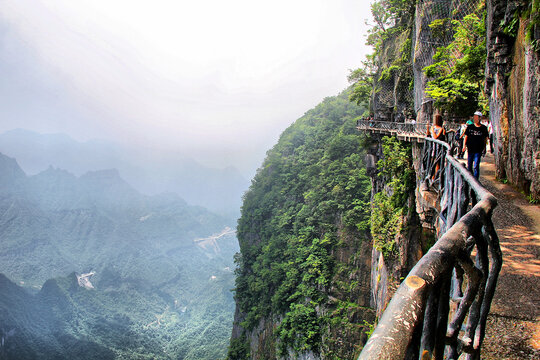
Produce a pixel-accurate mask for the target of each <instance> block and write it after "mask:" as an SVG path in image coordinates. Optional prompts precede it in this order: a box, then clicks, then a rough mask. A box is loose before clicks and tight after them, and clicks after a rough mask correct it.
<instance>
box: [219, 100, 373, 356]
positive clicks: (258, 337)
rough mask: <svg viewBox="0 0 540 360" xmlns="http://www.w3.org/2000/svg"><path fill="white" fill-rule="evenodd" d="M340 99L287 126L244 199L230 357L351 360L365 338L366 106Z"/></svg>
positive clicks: (368, 245)
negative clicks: (362, 123) (360, 123)
mask: <svg viewBox="0 0 540 360" xmlns="http://www.w3.org/2000/svg"><path fill="white" fill-rule="evenodd" d="M348 95H349V92H348V91H346V92H344V93H343V94H341V95H340V96H338V97H334V98H327V99H325V101H323V103H321V104H320V105H318V106H317V107H316V108H315V109H312V110H310V111H308V112H307V113H306V115H305V116H304V117H302V118H300V119H299V120H297V121H296V122H295V124H293V125H292V126H291V127H290V128H288V129H287V130H286V131H285V132H284V133H283V134H282V136H281V137H280V140H279V142H278V143H277V144H276V146H275V147H274V148H273V149H271V150H270V151H269V152H268V154H267V159H266V160H265V162H264V164H263V166H262V167H261V168H260V169H259V171H258V173H257V175H256V176H255V178H254V180H253V183H252V186H251V187H250V190H249V191H248V192H247V193H246V195H245V196H244V204H243V206H242V216H241V218H240V219H239V222H238V227H237V229H238V232H237V235H238V239H239V242H240V249H241V256H239V257H238V258H237V264H238V270H237V281H236V295H235V297H236V303H237V311H236V315H235V322H234V329H233V333H232V339H231V345H230V348H229V355H228V358H229V359H292V358H295V359H333V358H340V359H350V358H354V357H355V356H357V355H358V353H359V350H360V348H361V346H362V344H363V343H364V342H365V340H366V339H367V335H366V332H367V331H368V330H369V326H368V325H367V324H366V322H367V323H373V321H374V312H373V310H372V309H371V308H370V306H369V305H370V268H371V249H372V245H371V241H370V236H369V232H368V231H367V228H368V225H367V223H368V221H369V194H370V190H369V178H368V177H367V176H366V174H365V166H364V164H363V159H364V155H365V150H364V147H365V145H364V142H365V141H366V139H364V138H363V136H362V135H361V134H360V133H359V132H358V131H357V130H356V127H355V125H356V120H355V118H356V117H358V116H360V115H361V114H362V113H363V112H364V111H365V109H364V108H362V107H360V106H357V105H355V104H353V103H351V102H349V100H348Z"/></svg>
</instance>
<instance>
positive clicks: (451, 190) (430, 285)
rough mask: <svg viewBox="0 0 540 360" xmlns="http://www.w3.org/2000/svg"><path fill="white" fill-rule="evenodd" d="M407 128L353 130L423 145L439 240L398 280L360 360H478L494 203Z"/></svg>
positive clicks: (367, 124)
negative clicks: (435, 195)
mask: <svg viewBox="0 0 540 360" xmlns="http://www.w3.org/2000/svg"><path fill="white" fill-rule="evenodd" d="M406 125H409V126H408V127H406ZM410 125H413V124H403V123H392V122H380V121H379V122H372V121H369V120H366V121H359V123H358V129H359V130H364V131H374V132H378V133H384V134H388V135H394V134H402V135H404V134H405V135H408V137H407V138H408V139H411V138H412V139H414V138H416V139H417V140H419V141H421V142H423V144H424V145H423V146H424V147H423V150H422V165H421V168H420V171H419V174H418V175H419V176H418V180H419V183H420V185H419V186H425V187H426V189H429V190H433V191H436V192H438V194H439V195H440V208H441V209H440V214H439V222H440V223H439V225H440V226H439V228H440V231H439V233H440V235H441V236H440V238H439V239H438V241H437V242H436V243H435V245H433V247H432V248H431V249H430V250H429V251H428V252H427V253H426V254H425V255H424V256H423V257H422V258H421V259H420V260H419V261H418V263H417V264H416V265H415V266H414V267H413V269H412V270H411V271H410V272H409V274H408V276H407V277H406V278H405V280H404V281H403V282H402V284H401V285H400V287H399V288H398V290H397V291H396V293H395V294H394V296H393V297H392V299H391V301H390V303H389V304H388V306H387V308H386V310H385V311H384V313H383V315H382V316H381V318H380V320H379V323H378V325H377V327H376V328H375V330H374V332H373V334H372V335H371V337H370V338H369V340H368V341H367V343H366V345H365V346H364V348H363V350H362V352H361V354H360V356H359V357H358V359H361V360H365V359H370V360H375V359H409V358H417V359H418V358H419V359H432V358H434V359H436V360H439V359H441V360H442V359H443V358H448V359H457V358H458V357H460V356H461V355H462V354H463V358H464V359H469V360H473V359H474V360H477V359H480V348H481V345H482V341H483V339H484V335H485V326H486V321H487V315H488V313H489V309H490V306H491V301H492V299H493V295H494V293H495V285H496V283H497V278H498V275H499V272H500V269H501V266H502V252H501V249H500V246H499V238H498V236H497V233H496V231H495V227H494V226H493V222H492V220H491V217H492V214H493V209H494V208H495V207H496V206H497V200H496V199H495V197H494V196H493V195H492V194H491V193H490V192H489V191H487V190H486V189H485V188H484V187H483V186H482V185H481V184H480V183H479V182H478V180H476V179H475V178H474V176H472V175H471V173H470V172H469V171H468V170H467V169H465V167H464V166H463V165H462V164H461V163H460V162H459V161H457V160H456V159H455V158H454V157H453V156H452V152H451V150H452V147H451V146H450V145H449V144H447V143H445V142H442V141H439V140H435V139H432V138H428V137H425V136H424V135H423V134H421V133H419V129H420V128H418V127H422V125H421V124H420V125H417V126H414V127H412V128H411V126H410ZM423 126H424V129H425V126H426V124H423ZM411 129H412V131H410V130H411ZM436 164H439V166H438V167H437V166H436ZM473 250H475V255H474V256H471V254H472V253H473ZM490 262H491V264H490ZM464 277H466V278H467V281H466V282H464V281H463V279H464ZM450 303H453V304H454V306H453V307H452V308H453V309H455V310H453V311H451V310H450V309H451V307H450ZM465 318H467V323H466V324H464V321H465ZM445 354H446V355H445ZM460 359H461V358H460Z"/></svg>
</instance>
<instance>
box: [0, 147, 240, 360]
mask: <svg viewBox="0 0 540 360" xmlns="http://www.w3.org/2000/svg"><path fill="white" fill-rule="evenodd" d="M0 185H1V187H0V240H1V244H2V246H1V247H0V272H1V273H4V274H6V275H7V276H8V278H10V279H11V280H13V281H15V282H16V283H18V284H21V285H23V286H24V289H21V288H18V287H17V286H15V285H14V284H10V283H9V282H8V281H7V279H4V283H5V284H10V285H9V286H8V285H6V286H5V287H3V286H1V285H0V337H1V336H3V337H4V338H5V339H4V343H5V347H4V348H3V351H4V354H3V355H2V354H1V353H0V358H2V359H4V358H6V359H23V358H36V356H35V354H40V358H51V359H66V358H100V356H101V355H99V354H103V356H101V357H102V358H113V357H114V358H125V359H135V358H139V359H145V358H148V359H170V358H183V359H197V360H198V359H216V358H219V357H223V356H225V351H226V347H227V341H228V338H229V336H230V331H231V325H232V320H233V311H234V301H233V297H232V293H231V292H230V289H231V288H232V287H233V286H234V274H233V272H232V270H230V269H231V268H232V267H233V265H234V264H233V254H234V253H235V252H236V251H237V249H238V247H237V245H236V238H235V236H234V233H233V232H231V231H229V232H228V233H227V234H223V236H221V237H220V238H219V239H211V238H210V239H208V240H207V241H199V242H197V243H195V242H194V240H195V239H197V238H207V237H208V236H210V235H212V234H213V233H219V232H220V231H221V230H222V229H223V228H224V227H225V226H226V225H227V222H226V220H224V219H223V218H221V217H219V216H216V215H214V214H212V213H210V212H208V211H207V210H205V209H203V208H200V207H192V206H189V205H187V204H186V203H185V202H184V201H183V200H182V199H180V198H178V197H177V196H175V195H173V194H167V195H162V196H156V197H147V196H143V195H141V194H139V193H137V192H136V191H134V190H133V189H132V188H130V187H129V185H128V184H126V183H125V182H123V180H122V179H121V178H120V177H119V176H118V173H116V172H115V171H100V172H93V173H89V174H86V175H84V176H82V177H80V178H77V177H75V176H73V175H71V174H69V173H67V172H65V171H61V170H56V169H49V170H47V171H45V172H43V173H40V174H38V175H35V176H30V177H27V176H26V175H25V174H24V173H23V172H22V170H21V169H20V168H19V167H18V166H17V164H16V162H15V161H14V160H13V159H9V158H7V157H5V156H3V155H1V154H0ZM215 242H217V243H215ZM90 271H94V272H95V275H94V276H93V277H92V278H91V279H90V280H91V282H92V284H93V285H94V289H86V288H83V287H80V286H78V284H77V280H76V278H75V274H74V273H73V274H72V275H70V276H69V277H68V278H64V277H63V276H65V275H66V274H69V273H72V272H76V273H79V274H80V273H86V272H90ZM51 278H53V279H51ZM46 279H50V280H47V281H45V280H46ZM41 285H43V286H41ZM27 291H33V292H37V293H35V294H34V295H31V294H29V293H27ZM21 299H23V300H21ZM23 349H24V351H23ZM93 349H94V350H93ZM94 352H95V353H96V355H95V357H94V355H92V354H94ZM22 354H27V355H24V356H23V355H22Z"/></svg>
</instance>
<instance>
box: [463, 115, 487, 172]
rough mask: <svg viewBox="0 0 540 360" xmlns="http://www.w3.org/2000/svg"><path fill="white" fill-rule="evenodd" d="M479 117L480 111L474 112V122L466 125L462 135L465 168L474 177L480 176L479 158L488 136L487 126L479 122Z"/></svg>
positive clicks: (484, 148) (483, 150)
mask: <svg viewBox="0 0 540 360" xmlns="http://www.w3.org/2000/svg"><path fill="white" fill-rule="evenodd" d="M481 117H482V113H481V112H480V111H477V112H475V113H474V118H473V119H474V120H473V121H474V123H473V124H472V125H469V126H468V127H467V130H465V136H464V137H463V151H465V148H467V165H468V166H467V168H468V169H469V171H470V172H471V173H472V174H473V175H474V177H475V178H476V179H478V178H479V177H480V160H481V158H482V153H484V152H485V150H486V144H487V139H488V136H489V133H488V129H487V127H486V126H485V125H482V124H480V118H481Z"/></svg>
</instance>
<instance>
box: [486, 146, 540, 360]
mask: <svg viewBox="0 0 540 360" xmlns="http://www.w3.org/2000/svg"><path fill="white" fill-rule="evenodd" d="M480 182H481V183H482V185H484V187H486V188H487V189H488V190H489V191H490V192H491V193H492V194H493V195H495V197H496V198H497V199H498V206H497V208H496V209H495V211H494V214H493V223H494V225H495V228H496V229H497V233H498V234H499V240H500V243H501V249H502V253H503V267H502V270H501V273H500V276H499V281H498V283H497V288H496V291H495V297H494V299H493V303H492V305H491V312H490V315H489V317H488V324H487V330H486V338H485V340H484V345H483V349H482V356H481V357H482V359H486V360H491V359H493V360H495V359H497V360H499V359H504V360H525V359H539V360H540V206H539V205H535V204H530V203H529V202H528V201H527V197H526V196H525V195H523V194H522V193H520V192H519V191H516V190H515V189H514V188H513V187H512V186H511V185H508V184H503V183H502V182H500V181H498V180H496V179H495V165H494V159H493V156H492V155H491V154H488V155H487V156H486V157H485V158H484V159H483V161H482V163H481V170H480Z"/></svg>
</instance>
